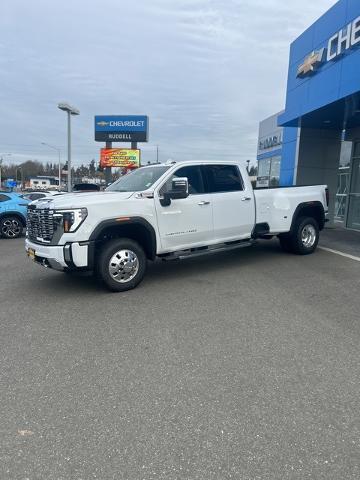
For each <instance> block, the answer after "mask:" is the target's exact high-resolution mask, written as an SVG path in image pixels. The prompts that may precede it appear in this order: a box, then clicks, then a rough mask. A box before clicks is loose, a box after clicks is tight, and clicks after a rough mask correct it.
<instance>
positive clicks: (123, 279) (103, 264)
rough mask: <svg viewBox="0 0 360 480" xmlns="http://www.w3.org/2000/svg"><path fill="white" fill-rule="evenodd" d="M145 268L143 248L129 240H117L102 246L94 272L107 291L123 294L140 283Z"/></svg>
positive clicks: (145, 261) (145, 260)
mask: <svg viewBox="0 0 360 480" xmlns="http://www.w3.org/2000/svg"><path fill="white" fill-rule="evenodd" d="M126 252H127V253H126ZM111 261H112V263H111V264H110V262H111ZM146 267H147V259H146V255H145V252H144V250H143V248H142V247H141V246H140V245H139V244H138V243H137V242H135V241H134V240H131V239H130V238H118V239H114V240H110V241H109V242H108V243H106V244H105V245H104V246H103V248H102V250H101V252H100V255H99V259H98V262H97V268H96V271H97V274H98V276H99V277H100V278H101V280H102V281H103V282H104V283H105V285H106V286H107V287H108V288H109V290H111V291H113V292H125V291H126V290H131V289H133V288H135V287H136V286H137V285H138V284H139V283H140V282H141V280H142V279H143V278H144V275H145V272H146Z"/></svg>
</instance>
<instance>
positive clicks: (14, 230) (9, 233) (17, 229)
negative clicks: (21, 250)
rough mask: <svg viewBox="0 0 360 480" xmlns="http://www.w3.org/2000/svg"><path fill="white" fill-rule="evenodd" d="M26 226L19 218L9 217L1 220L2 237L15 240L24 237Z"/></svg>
mask: <svg viewBox="0 0 360 480" xmlns="http://www.w3.org/2000/svg"><path fill="white" fill-rule="evenodd" d="M23 229H24V225H23V223H22V221H21V220H20V218H19V217H16V216H15V215H9V216H6V217H2V218H1V220H0V237H3V238H7V239H13V238H18V237H20V236H21V235H22V232H23Z"/></svg>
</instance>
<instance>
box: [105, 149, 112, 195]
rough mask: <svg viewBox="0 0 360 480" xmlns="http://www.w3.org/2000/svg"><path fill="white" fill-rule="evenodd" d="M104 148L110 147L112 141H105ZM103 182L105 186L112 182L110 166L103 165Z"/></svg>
mask: <svg viewBox="0 0 360 480" xmlns="http://www.w3.org/2000/svg"><path fill="white" fill-rule="evenodd" d="M105 148H112V142H106V143H105ZM105 182H106V186H107V185H109V183H112V175H111V167H105Z"/></svg>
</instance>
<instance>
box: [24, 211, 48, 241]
mask: <svg viewBox="0 0 360 480" xmlns="http://www.w3.org/2000/svg"><path fill="white" fill-rule="evenodd" d="M53 215H54V211H53V210H50V209H49V208H35V206H33V205H29V206H28V211H27V221H26V227H27V234H28V237H29V239H30V240H34V241H35V242H36V241H37V242H46V243H50V242H51V240H52V238H53V235H54V231H55V226H54V218H53Z"/></svg>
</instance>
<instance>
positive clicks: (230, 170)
mask: <svg viewBox="0 0 360 480" xmlns="http://www.w3.org/2000/svg"><path fill="white" fill-rule="evenodd" d="M204 170H205V172H206V180H207V187H208V193H217V192H236V191H241V190H244V186H243V182H242V178H241V175H240V172H239V169H238V168H237V167H236V165H206V166H205V167H204Z"/></svg>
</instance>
